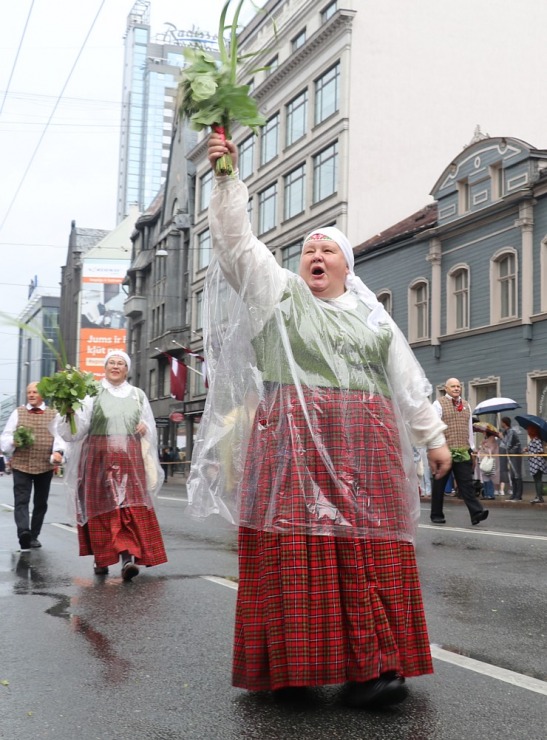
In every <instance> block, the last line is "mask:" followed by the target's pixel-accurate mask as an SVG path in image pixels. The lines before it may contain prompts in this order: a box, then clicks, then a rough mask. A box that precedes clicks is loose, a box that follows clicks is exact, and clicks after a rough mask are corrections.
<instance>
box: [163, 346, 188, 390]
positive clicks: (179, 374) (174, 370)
mask: <svg viewBox="0 0 547 740" xmlns="http://www.w3.org/2000/svg"><path fill="white" fill-rule="evenodd" d="M168 357H169V364H170V365H171V397H172V398H176V399H177V401H184V394H185V392H186V375H187V373H188V370H187V368H186V365H185V364H184V362H179V360H177V358H176V357H171V356H170V355H168Z"/></svg>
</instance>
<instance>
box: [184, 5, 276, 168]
mask: <svg viewBox="0 0 547 740" xmlns="http://www.w3.org/2000/svg"><path fill="white" fill-rule="evenodd" d="M244 2H245V0H239V2H238V3H237V7H236V10H235V12H234V17H233V20H232V23H231V24H227V23H226V17H227V13H228V9H229V7H230V5H231V0H228V1H227V2H226V3H225V4H224V6H223V8H222V12H221V14H220V21H219V29H218V48H219V56H220V58H219V59H218V60H217V59H216V58H215V57H214V56H212V55H211V54H209V53H207V52H205V51H203V50H202V49H193V48H188V49H185V50H184V56H185V57H186V59H187V61H188V66H186V67H185V68H184V69H183V70H182V80H181V82H180V85H179V99H180V104H179V116H180V117H181V118H187V119H188V120H189V121H190V125H191V126H192V128H194V129H195V130H196V131H202V130H203V129H205V128H208V127H211V128H212V129H213V131H216V132H217V133H219V134H220V135H221V136H225V137H226V138H228V139H230V138H231V127H232V124H233V123H239V124H240V125H242V126H249V128H251V129H252V130H253V131H254V133H255V134H256V133H258V127H259V126H263V125H264V124H265V123H266V119H265V117H264V116H263V115H262V114H261V113H259V111H258V107H257V104H256V101H255V100H254V99H253V98H251V97H250V96H249V85H238V84H237V73H238V68H239V64H240V63H241V61H242V60H243V59H245V57H240V56H239V55H238V45H237V28H238V21H239V15H240V13H241V8H242V6H243V4H244ZM227 30H230V44H229V47H227V46H226V42H225V40H224V34H225V33H226V31H227ZM250 56H253V55H250ZM262 69H263V68H262ZM253 71H255V72H256V71H259V70H258V69H256V70H253ZM215 171H216V173H217V174H219V175H231V174H233V171H234V169H233V163H232V158H231V156H230V155H229V154H224V155H223V156H222V157H219V159H218V160H217V163H216V168H215Z"/></svg>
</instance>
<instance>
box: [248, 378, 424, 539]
mask: <svg viewBox="0 0 547 740" xmlns="http://www.w3.org/2000/svg"><path fill="white" fill-rule="evenodd" d="M302 393H303V396H304V402H305V404H304V408H303V406H302V404H301V402H300V400H299V398H298V397H297V394H296V391H295V388H294V387H293V386H283V385H273V384H272V385H271V386H269V387H267V390H266V393H265V396H264V400H263V401H262V402H261V404H260V405H259V407H258V409H257V411H256V414H255V417H254V422H253V429H252V432H251V438H250V442H249V446H248V450H247V455H246V460H245V470H244V474H243V480H242V485H241V494H240V504H239V519H238V521H239V524H240V525H241V526H247V527H250V528H252V529H259V530H264V531H278V532H279V531H287V529H290V528H292V527H302V528H304V529H306V531H307V532H308V533H309V534H326V535H330V534H335V535H336V536H338V537H340V536H342V537H368V536H373V537H378V538H379V539H389V540H392V539H405V540H411V539H412V538H413V536H414V531H415V521H414V512H415V509H416V507H417V506H418V504H419V499H418V488H417V478H416V475H415V474H413V479H414V480H415V481H416V485H415V486H414V489H411V490H409V484H408V481H407V478H408V476H407V475H406V473H405V468H404V460H403V456H402V454H401V440H400V435H399V429H398V426H397V422H396V419H395V414H394V410H393V406H392V403H391V401H390V400H389V399H386V398H384V397H383V396H378V395H376V396H373V395H371V394H370V393H366V392H364V391H348V390H340V389H336V388H315V389H314V388H305V387H304V388H303V389H302ZM411 462H412V460H411ZM412 464H413V463H412Z"/></svg>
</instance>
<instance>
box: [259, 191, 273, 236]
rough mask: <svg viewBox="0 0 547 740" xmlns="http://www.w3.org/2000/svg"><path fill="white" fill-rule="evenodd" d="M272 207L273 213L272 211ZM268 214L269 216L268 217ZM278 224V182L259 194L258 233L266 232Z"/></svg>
mask: <svg viewBox="0 0 547 740" xmlns="http://www.w3.org/2000/svg"><path fill="white" fill-rule="evenodd" d="M270 209H271V213H270ZM267 216H268V218H266V217H267ZM276 226H277V182H273V183H272V184H271V185H269V186H268V187H267V188H264V190H261V191H260V193H259V194H258V233H259V234H265V233H266V232H267V231H271V230H272V229H275V227H276Z"/></svg>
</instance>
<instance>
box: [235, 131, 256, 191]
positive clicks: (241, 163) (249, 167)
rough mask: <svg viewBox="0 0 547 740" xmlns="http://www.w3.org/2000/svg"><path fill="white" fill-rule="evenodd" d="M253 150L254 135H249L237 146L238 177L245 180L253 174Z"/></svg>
mask: <svg viewBox="0 0 547 740" xmlns="http://www.w3.org/2000/svg"><path fill="white" fill-rule="evenodd" d="M254 148H255V135H254V134H251V135H250V136H247V138H246V139H243V141H242V142H241V144H240V145H239V152H238V167H239V177H240V178H241V179H242V180H245V179H246V178H247V177H250V176H251V175H252V174H253V172H254Z"/></svg>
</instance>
